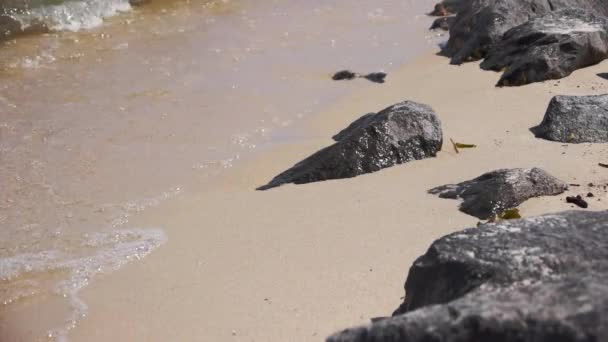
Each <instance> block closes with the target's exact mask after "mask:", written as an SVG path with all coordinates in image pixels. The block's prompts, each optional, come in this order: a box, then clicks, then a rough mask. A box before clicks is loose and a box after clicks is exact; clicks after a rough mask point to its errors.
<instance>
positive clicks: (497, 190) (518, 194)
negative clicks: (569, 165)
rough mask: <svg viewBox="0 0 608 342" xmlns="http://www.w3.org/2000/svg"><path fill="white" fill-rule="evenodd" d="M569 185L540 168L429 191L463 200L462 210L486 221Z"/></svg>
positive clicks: (503, 171) (494, 173) (498, 173)
mask: <svg viewBox="0 0 608 342" xmlns="http://www.w3.org/2000/svg"><path fill="white" fill-rule="evenodd" d="M567 189H568V185H567V184H566V183H564V182H562V181H561V180H559V179H557V178H555V177H553V176H551V175H550V174H548V173H547V172H546V171H544V170H542V169H539V168H530V169H500V170H495V171H491V172H488V173H485V174H483V175H481V176H479V177H477V178H475V179H472V180H468V181H465V182H462V183H458V184H447V185H442V186H439V187H436V188H433V189H431V190H429V193H431V194H434V195H438V196H439V197H441V198H449V199H462V200H463V202H462V203H461V204H460V211H462V212H464V213H466V214H469V215H472V216H475V217H477V218H480V219H482V220H486V219H489V218H491V217H495V216H499V215H500V214H501V213H504V212H505V211H506V210H509V209H513V208H516V207H517V206H519V205H520V204H522V203H523V202H525V201H526V200H528V199H530V198H533V197H539V196H553V195H559V194H561V193H563V192H564V191H566V190H567Z"/></svg>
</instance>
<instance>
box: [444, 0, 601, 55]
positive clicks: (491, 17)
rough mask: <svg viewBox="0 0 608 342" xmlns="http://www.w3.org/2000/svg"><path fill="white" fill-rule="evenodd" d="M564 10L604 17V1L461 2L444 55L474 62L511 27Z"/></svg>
mask: <svg viewBox="0 0 608 342" xmlns="http://www.w3.org/2000/svg"><path fill="white" fill-rule="evenodd" d="M564 8H579V9H586V10H590V11H592V12H594V13H596V14H599V15H604V16H606V15H608V2H606V1H603V0H472V1H470V2H465V6H464V7H463V8H462V9H461V10H460V11H459V12H458V15H457V16H456V20H455V21H454V24H453V25H452V26H451V27H450V39H449V41H448V44H447V46H446V48H445V50H444V53H445V54H447V55H448V56H450V57H451V58H452V63H454V64H460V63H463V62H466V61H469V60H478V59H480V58H483V57H485V56H486V54H487V53H488V51H489V50H490V48H491V47H492V46H493V45H495V44H496V43H498V42H499V41H500V40H501V39H502V36H503V34H504V33H505V32H507V31H508V30H510V29H511V28H514V27H516V26H519V25H521V24H524V23H525V22H527V21H528V20H530V19H532V18H535V17H537V16H541V15H544V14H547V13H549V12H551V11H555V10H559V9H564Z"/></svg>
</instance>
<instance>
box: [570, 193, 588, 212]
mask: <svg viewBox="0 0 608 342" xmlns="http://www.w3.org/2000/svg"><path fill="white" fill-rule="evenodd" d="M566 202H567V203H572V204H576V205H577V206H579V207H581V208H583V209H587V207H588V206H589V204H588V203H587V201H585V200H584V199H583V198H582V197H581V195H576V196H568V197H566Z"/></svg>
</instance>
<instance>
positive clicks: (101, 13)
mask: <svg viewBox="0 0 608 342" xmlns="http://www.w3.org/2000/svg"><path fill="white" fill-rule="evenodd" d="M129 10H131V3H130V1H129V0H8V1H4V2H2V4H0V38H8V37H12V36H15V35H18V34H20V33H35V32H46V31H49V30H50V31H60V30H68V31H79V30H82V29H90V28H93V27H96V26H99V25H101V24H102V22H103V19H104V18H108V17H111V16H113V15H116V14H118V13H121V12H126V11H129Z"/></svg>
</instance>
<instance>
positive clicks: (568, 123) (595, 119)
mask: <svg viewBox="0 0 608 342" xmlns="http://www.w3.org/2000/svg"><path fill="white" fill-rule="evenodd" d="M532 132H533V133H534V134H535V135H536V137H538V138H543V139H547V140H552V141H559V142H565V143H586V142H590V143H605V142H608V95H594V96H555V97H554V98H553V99H551V102H550V103H549V108H547V112H546V113H545V117H544V118H543V121H542V122H541V123H540V125H538V126H536V127H534V128H532Z"/></svg>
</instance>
